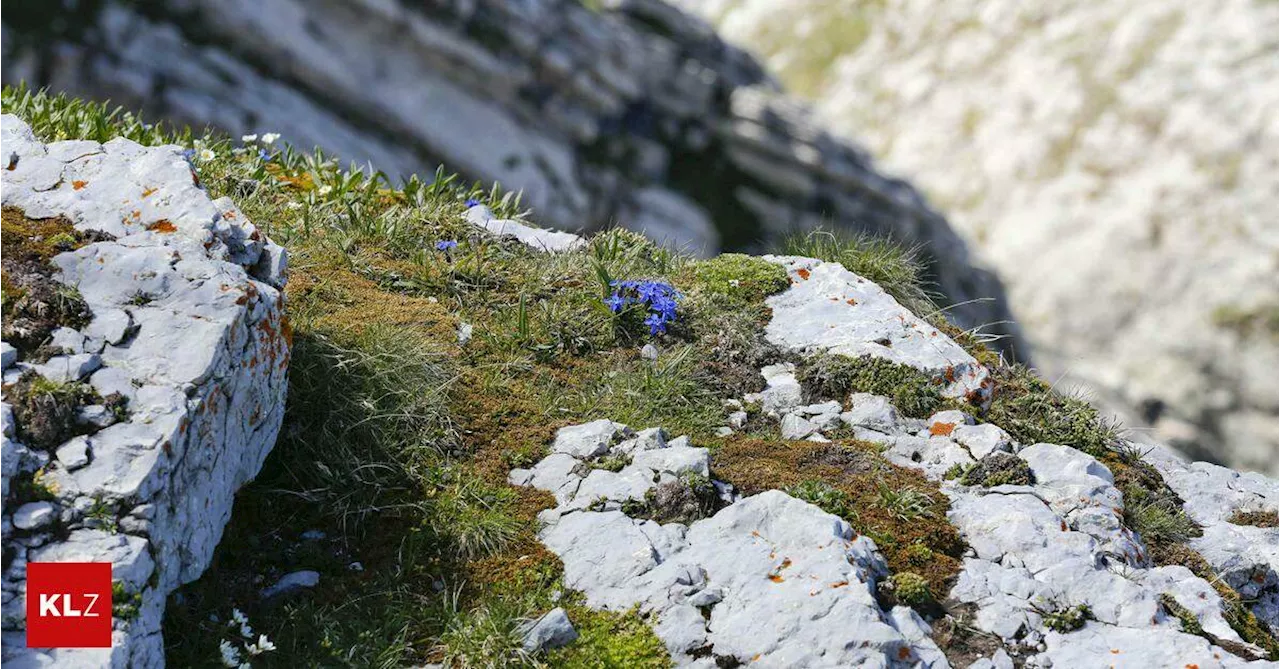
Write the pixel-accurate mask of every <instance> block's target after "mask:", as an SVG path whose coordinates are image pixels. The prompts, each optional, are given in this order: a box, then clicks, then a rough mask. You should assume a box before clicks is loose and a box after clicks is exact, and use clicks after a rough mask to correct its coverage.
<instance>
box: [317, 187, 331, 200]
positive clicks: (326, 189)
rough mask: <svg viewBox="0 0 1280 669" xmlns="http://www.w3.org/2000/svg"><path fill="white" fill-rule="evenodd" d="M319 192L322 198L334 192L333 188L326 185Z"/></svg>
mask: <svg viewBox="0 0 1280 669" xmlns="http://www.w3.org/2000/svg"><path fill="white" fill-rule="evenodd" d="M318 192H319V193H320V196H321V197H323V196H325V195H328V194H329V193H332V192H333V186H329V185H327V184H326V185H324V186H321V187H320V190H319V191H318Z"/></svg>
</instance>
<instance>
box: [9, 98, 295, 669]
mask: <svg viewBox="0 0 1280 669" xmlns="http://www.w3.org/2000/svg"><path fill="white" fill-rule="evenodd" d="M0 123H2V124H3V125H2V126H0V130H2V132H3V144H4V149H5V152H6V155H7V156H8V169H6V170H3V171H0V175H2V176H3V183H4V196H3V197H4V206H5V207H6V210H8V209H9V208H10V207H13V208H16V209H18V210H21V211H22V212H23V214H24V215H25V216H26V217H27V218H29V219H41V218H47V217H54V216H60V217H65V218H66V219H67V220H69V221H70V223H71V224H72V225H73V226H74V227H75V229H76V230H78V231H81V232H86V233H95V234H94V235H93V237H92V238H96V239H100V240H102V241H96V242H93V243H89V244H87V245H85V246H83V247H81V248H79V249H77V250H74V251H68V252H64V253H61V254H58V255H56V256H54V257H53V258H52V261H51V262H52V264H53V265H54V267H55V268H56V271H55V272H54V273H53V274H52V275H51V277H50V280H51V281H56V282H58V283H60V284H64V285H65V286H66V287H71V288H74V289H77V290H78V291H79V293H80V294H81V295H82V296H83V299H84V302H85V304H86V305H87V307H88V309H89V311H90V312H91V314H92V320H90V321H89V323H88V325H85V326H83V327H82V328H80V329H78V330H77V329H75V328H62V329H61V330H58V331H57V332H56V333H55V336H54V344H55V345H57V346H61V347H62V348H63V351H62V354H61V355H55V356H54V357H53V358H50V359H49V360H48V361H47V362H45V363H42V364H32V361H31V360H25V359H23V357H24V355H25V354H23V353H22V349H21V347H18V348H16V349H15V355H14V356H12V357H8V356H7V357H6V361H5V367H6V369H5V370H4V382H5V386H4V390H5V401H6V404H5V406H4V417H5V420H4V429H5V432H4V484H5V486H4V487H5V514H6V515H5V517H4V521H3V522H4V550H5V557H6V561H7V562H6V564H7V568H6V569H5V571H4V574H3V593H4V600H3V613H4V662H5V664H6V665H7V666H14V667H18V666H47V665H48V664H50V663H53V664H57V665H59V666H115V667H156V666H161V665H162V664H163V661H164V650H163V643H162V640H161V635H160V626H161V618H162V616H163V612H164V606H165V600H166V598H167V597H168V595H169V593H170V592H172V591H173V590H174V589H176V588H177V587H178V586H180V585H182V584H183V583H186V582H189V581H192V580H194V579H196V578H197V577H199V576H200V574H201V573H202V572H203V571H204V569H205V568H206V567H207V566H208V564H209V560H210V558H211V557H212V555H213V550H214V547H215V546H216V545H217V543H218V540H219V538H220V537H221V535H222V531H223V528H224V526H225V525H226V523H227V521H228V520H229V518H230V516H231V506H232V501H233V499H234V497H235V494H236V491H237V490H238V489H239V488H240V487H241V486H242V485H244V484H245V483H246V482H247V481H249V480H250V479H252V478H253V477H254V476H255V475H256V474H257V472H258V470H259V468H260V467H261V466H262V462H263V460H264V459H265V458H266V456H267V453H268V452H270V450H271V447H272V445H273V444H274V443H275V438H276V433H277V431H278V430H279V428H280V422H281V418H282V416H283V412H284V398H285V387H286V384H285V380H286V372H287V367H288V363H289V336H290V335H289V326H288V322H287V321H286V319H285V315H284V310H283V307H284V301H283V295H282V293H281V288H282V287H283V285H284V280H285V276H284V271H285V256H284V251H283V249H281V248H280V247H279V246H277V245H275V244H273V243H272V242H271V241H270V240H269V239H267V238H266V236H265V235H263V234H262V233H261V232H260V231H259V230H258V229H257V228H255V227H254V226H253V224H252V223H250V222H249V220H248V219H247V218H245V216H244V215H243V214H242V213H241V212H240V211H239V210H237V209H236V206H235V205H234V204H233V203H232V202H231V201H230V200H227V199H222V200H216V201H215V200H211V199H210V198H209V196H208V194H207V193H206V192H205V191H204V190H203V189H202V188H200V186H199V185H198V180H197V178H196V174H195V172H194V169H193V168H192V166H191V164H190V163H189V162H188V160H187V158H186V157H185V156H184V154H183V152H182V149H181V148H180V147H176V146H162V147H151V148H147V147H143V146H140V145H138V144H136V143H134V142H131V141H129V140H126V139H115V140H112V141H110V142H107V143H106V144H98V143H96V142H87V141H70V142H56V143H52V144H48V145H46V144H43V143H41V142H40V141H39V140H37V139H36V138H35V137H34V136H33V134H32V132H31V130H30V129H29V128H28V127H27V126H26V125H25V124H23V123H22V121H20V120H19V119H18V118H17V117H14V116H11V115H5V116H4V117H3V119H2V121H0ZM102 233H105V234H102ZM6 234H10V233H9V232H8V231H6ZM6 350H8V349H7V347H6ZM86 360H91V361H92V364H85V363H84V361H86ZM37 374H38V375H41V376H44V377H46V378H47V379H50V381H56V382H61V383H82V384H85V385H86V386H88V387H91V388H92V390H93V392H94V393H96V395H95V397H97V398H112V399H113V401H112V405H113V406H114V407H116V408H115V409H113V410H112V411H103V409H104V407H103V406H102V405H90V406H85V407H81V408H80V414H79V415H80V420H81V423H82V425H81V427H80V428H79V429H76V430H75V432H77V433H78V436H75V437H74V438H71V439H69V440H67V441H66V442H65V443H61V444H56V445H54V446H52V447H37V445H36V444H34V443H27V444H23V443H20V438H21V436H22V435H23V434H24V430H27V429H28V428H29V427H30V426H29V425H24V423H23V421H22V420H21V419H19V420H18V421H16V422H15V415H14V414H13V413H12V412H11V407H10V404H9V403H20V402H22V401H23V397H21V396H15V395H20V394H21V393H22V392H24V389H23V386H24V385H26V384H25V383H17V384H16V385H15V382H18V381H19V379H22V378H26V379H31V378H34V376H33V375H37ZM54 377H56V378H54ZM19 418H21V417H19ZM30 419H31V418H30V417H28V420H30ZM31 496H40V497H44V498H46V499H43V500H42V501H31V500H29V499H27V498H28V497H31ZM10 514H12V515H10ZM11 555H12V560H9V557H10V556H11ZM37 561H38V562H68V561H71V562H77V561H78V562H99V561H101V562H110V563H112V566H113V579H114V580H115V582H116V583H117V586H116V588H117V590H118V591H119V592H120V593H121V595H122V596H123V597H124V598H126V601H130V600H132V601H134V602H135V604H134V605H133V606H131V607H129V609H130V610H129V612H127V613H126V612H123V611H117V615H116V619H115V628H114V632H113V644H114V645H113V646H112V647H111V648H107V649H58V650H52V651H47V650H39V649H27V648H25V643H24V641H23V632H22V630H23V629H24V595H25V585H26V584H25V580H26V577H25V574H26V565H27V563H28V562H37Z"/></svg>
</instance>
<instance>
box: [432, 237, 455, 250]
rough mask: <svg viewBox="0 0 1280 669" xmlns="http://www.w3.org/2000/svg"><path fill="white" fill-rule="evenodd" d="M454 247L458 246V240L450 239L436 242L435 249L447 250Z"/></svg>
mask: <svg viewBox="0 0 1280 669" xmlns="http://www.w3.org/2000/svg"><path fill="white" fill-rule="evenodd" d="M456 248H458V242H455V241H453V240H452V239H446V240H444V241H440V242H436V250H437V251H449V250H452V249H456Z"/></svg>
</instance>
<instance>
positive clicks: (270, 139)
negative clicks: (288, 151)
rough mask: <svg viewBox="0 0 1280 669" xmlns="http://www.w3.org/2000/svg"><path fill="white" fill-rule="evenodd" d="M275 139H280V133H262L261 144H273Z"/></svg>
mask: <svg viewBox="0 0 1280 669" xmlns="http://www.w3.org/2000/svg"><path fill="white" fill-rule="evenodd" d="M277 139H280V133H278V132H264V133H262V143H263V144H275V143H276V140H277Z"/></svg>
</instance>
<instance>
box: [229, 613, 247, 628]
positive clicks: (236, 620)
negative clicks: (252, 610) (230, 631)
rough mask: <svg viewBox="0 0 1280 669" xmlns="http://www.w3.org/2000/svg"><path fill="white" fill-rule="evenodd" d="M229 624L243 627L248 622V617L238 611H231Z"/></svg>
mask: <svg viewBox="0 0 1280 669" xmlns="http://www.w3.org/2000/svg"><path fill="white" fill-rule="evenodd" d="M231 622H232V623H233V624H236V625H244V624H246V623H248V622H249V617H248V616H246V615H245V614H244V612H243V611H241V610H240V609H231Z"/></svg>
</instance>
